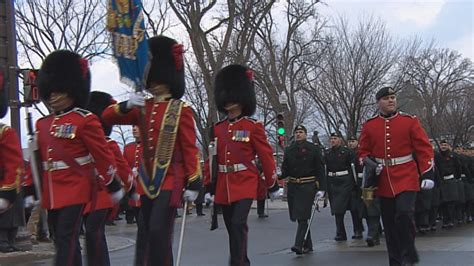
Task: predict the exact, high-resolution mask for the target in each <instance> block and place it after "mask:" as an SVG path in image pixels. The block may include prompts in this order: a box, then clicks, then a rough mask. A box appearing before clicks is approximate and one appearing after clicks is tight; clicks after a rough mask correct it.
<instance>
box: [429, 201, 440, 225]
mask: <svg viewBox="0 0 474 266" xmlns="http://www.w3.org/2000/svg"><path fill="white" fill-rule="evenodd" d="M428 216H429V218H428V220H429V224H430V226H431V227H433V226H436V218H438V206H437V205H435V206H431V209H430V213H429V215H428Z"/></svg>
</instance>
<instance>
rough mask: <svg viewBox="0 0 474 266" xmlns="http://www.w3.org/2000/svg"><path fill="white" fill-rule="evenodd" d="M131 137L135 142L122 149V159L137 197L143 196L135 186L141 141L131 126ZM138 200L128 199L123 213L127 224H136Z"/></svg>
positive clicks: (139, 204) (135, 128) (136, 128)
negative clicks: (129, 172) (127, 167)
mask: <svg viewBox="0 0 474 266" xmlns="http://www.w3.org/2000/svg"><path fill="white" fill-rule="evenodd" d="M132 134H133V137H134V138H135V142H131V143H128V144H127V145H125V147H124V149H123V157H124V158H125V160H126V161H127V163H128V166H129V167H130V169H132V175H133V183H134V186H135V189H136V191H135V192H136V193H137V194H138V195H143V190H142V187H141V186H137V184H139V182H140V181H139V180H138V178H139V177H138V169H139V166H140V161H141V158H142V157H141V156H142V155H141V154H142V153H141V141H140V129H139V128H138V127H137V126H133V129H132ZM140 206H141V203H140V198H138V197H137V198H133V197H130V198H129V199H128V209H127V210H126V212H125V218H126V220H127V224H133V223H134V222H138V214H139V212H140Z"/></svg>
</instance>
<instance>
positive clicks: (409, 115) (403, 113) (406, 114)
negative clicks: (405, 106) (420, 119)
mask: <svg viewBox="0 0 474 266" xmlns="http://www.w3.org/2000/svg"><path fill="white" fill-rule="evenodd" d="M398 113H399V114H400V115H401V116H408V117H410V118H416V115H411V114H409V113H405V112H402V111H399V112H398Z"/></svg>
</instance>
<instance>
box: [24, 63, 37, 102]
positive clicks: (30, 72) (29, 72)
mask: <svg viewBox="0 0 474 266" xmlns="http://www.w3.org/2000/svg"><path fill="white" fill-rule="evenodd" d="M37 77H38V70H37V69H26V70H23V92H24V101H25V103H26V104H30V105H31V104H33V103H38V102H39V101H40V99H39V92H38V86H37V85H36V78H37Z"/></svg>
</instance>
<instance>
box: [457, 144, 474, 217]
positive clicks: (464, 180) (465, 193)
mask: <svg viewBox="0 0 474 266" xmlns="http://www.w3.org/2000/svg"><path fill="white" fill-rule="evenodd" d="M454 151H455V152H456V154H457V155H458V158H459V163H460V164H461V179H460V180H458V192H459V195H460V200H459V202H458V204H457V206H456V218H457V219H458V224H461V223H464V222H466V221H467V220H468V216H469V215H468V213H467V211H468V208H467V206H468V205H469V203H470V202H471V201H472V200H473V199H474V195H473V193H472V189H471V186H470V184H469V178H470V177H471V176H472V173H471V170H470V168H469V164H470V159H469V157H468V156H467V155H466V154H465V153H464V149H463V147H462V146H458V147H456V149H454Z"/></svg>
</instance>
